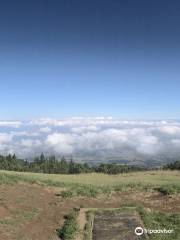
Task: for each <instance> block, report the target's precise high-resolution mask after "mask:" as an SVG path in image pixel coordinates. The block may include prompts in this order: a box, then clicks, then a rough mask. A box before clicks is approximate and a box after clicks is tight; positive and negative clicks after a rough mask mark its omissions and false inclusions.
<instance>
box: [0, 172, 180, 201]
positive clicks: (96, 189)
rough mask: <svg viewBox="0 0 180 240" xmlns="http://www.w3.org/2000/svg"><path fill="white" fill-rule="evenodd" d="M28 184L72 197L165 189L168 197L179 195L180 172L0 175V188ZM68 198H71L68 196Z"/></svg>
mask: <svg viewBox="0 0 180 240" xmlns="http://www.w3.org/2000/svg"><path fill="white" fill-rule="evenodd" d="M18 182H27V183H30V184H40V185H45V186H54V187H65V188H68V189H67V190H69V191H71V192H72V194H73V196H74V195H76V196H79V195H81V196H87V197H96V196H97V195H98V194H101V193H110V192H111V191H126V190H131V189H133V190H140V191H149V190H157V191H160V189H165V188H166V189H167V192H169V194H174V193H179V192H180V171H160V170H159V171H158V170H157V171H148V172H135V173H123V174H119V175H107V174H101V173H89V174H78V175H63V174H62V175H61V174H42V173H24V172H13V171H0V184H16V183H18ZM70 195H71V194H70Z"/></svg>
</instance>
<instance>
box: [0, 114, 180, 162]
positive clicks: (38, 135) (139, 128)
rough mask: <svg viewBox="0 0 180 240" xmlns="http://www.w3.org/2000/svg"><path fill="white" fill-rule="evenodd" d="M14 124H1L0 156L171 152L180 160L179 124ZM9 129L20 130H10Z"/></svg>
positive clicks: (79, 120)
mask: <svg viewBox="0 0 180 240" xmlns="http://www.w3.org/2000/svg"><path fill="white" fill-rule="evenodd" d="M15 123H16V124H15ZM17 123H18V122H11V123H9V122H8V123H7V122H6V123H5V122H4V123H3V124H2V122H0V153H3V152H15V153H16V154H19V155H23V156H28V155H31V154H32V155H34V154H36V153H39V152H42V151H44V152H49V153H52V154H54V153H55V154H73V155H74V156H78V155H81V156H82V155H83V156H85V157H86V155H87V154H89V155H91V154H92V155H93V154H94V153H96V154H97V155H98V154H101V155H103V154H104V156H105V157H106V156H111V155H112V154H113V156H117V157H118V156H120V155H123V154H124V153H125V152H127V151H128V153H129V155H130V154H131V156H132V158H133V156H135V155H136V154H145V155H146V154H147V155H148V156H149V155H152V156H154V155H156V154H157V155H158V154H166V156H167V157H170V156H171V154H174V153H176V154H179V155H178V156H179V157H180V121H168V120H159V121H152V120H151V121H147V120H146V121H144V120H139V121H138V120H132V121H130V120H120V119H113V118H112V117H97V118H83V117H82V118H81V117H76V118H67V119H60V120H58V119H50V118H42V119H37V120H32V121H28V122H19V125H18V124H17ZM13 124H14V125H13ZM4 126H6V128H4ZM11 126H19V127H18V128H15V129H13V131H12V129H11ZM12 140H13V141H12ZM129 155H128V157H129Z"/></svg>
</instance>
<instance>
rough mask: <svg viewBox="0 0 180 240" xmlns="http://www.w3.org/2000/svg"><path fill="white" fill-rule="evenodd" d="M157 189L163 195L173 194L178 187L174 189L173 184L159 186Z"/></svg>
mask: <svg viewBox="0 0 180 240" xmlns="http://www.w3.org/2000/svg"><path fill="white" fill-rule="evenodd" d="M155 190H157V191H158V192H160V193H162V194H163V195H171V194H174V193H175V192H176V189H174V188H173V187H171V186H164V187H158V188H155Z"/></svg>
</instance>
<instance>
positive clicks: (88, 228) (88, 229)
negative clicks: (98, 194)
mask: <svg viewBox="0 0 180 240" xmlns="http://www.w3.org/2000/svg"><path fill="white" fill-rule="evenodd" d="M86 219H87V221H86V224H85V229H84V239H86V240H92V232H93V221H94V212H92V211H88V212H87V213H86Z"/></svg>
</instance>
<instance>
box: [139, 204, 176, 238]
mask: <svg viewBox="0 0 180 240" xmlns="http://www.w3.org/2000/svg"><path fill="white" fill-rule="evenodd" d="M137 210H138V212H139V214H140V215H141V217H142V220H143V222H144V225H145V227H146V228H147V229H167V230H168V229H173V230H174V231H173V233H171V234H162V233H161V234H149V238H150V239H151V240H179V239H180V214H167V213H162V212H154V211H153V212H147V211H146V210H145V209H143V208H142V207H139V208H137Z"/></svg>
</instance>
